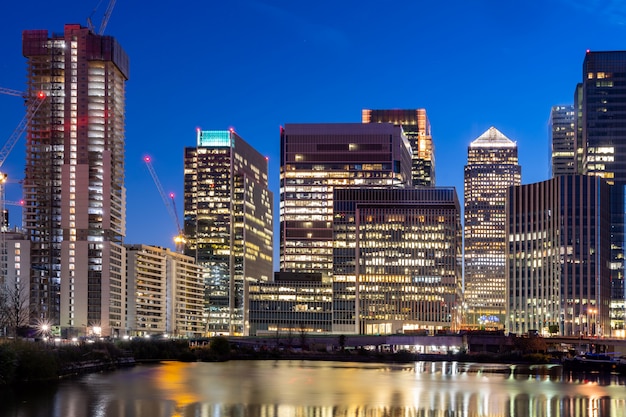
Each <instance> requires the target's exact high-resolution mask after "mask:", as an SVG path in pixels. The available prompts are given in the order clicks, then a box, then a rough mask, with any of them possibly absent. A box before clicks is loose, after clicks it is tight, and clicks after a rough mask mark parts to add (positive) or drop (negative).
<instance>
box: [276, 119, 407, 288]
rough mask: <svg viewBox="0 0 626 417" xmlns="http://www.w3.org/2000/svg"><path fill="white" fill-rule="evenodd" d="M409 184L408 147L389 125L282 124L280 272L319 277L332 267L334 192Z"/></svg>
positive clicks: (325, 277) (328, 276)
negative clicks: (337, 188) (336, 189)
mask: <svg viewBox="0 0 626 417" xmlns="http://www.w3.org/2000/svg"><path fill="white" fill-rule="evenodd" d="M410 184H411V147H410V144H409V142H408V140H407V138H406V136H405V135H404V133H403V132H402V128H401V127H399V126H393V125H391V124H358V123H340V124H287V125H285V127H284V128H283V129H281V169H280V204H281V207H280V233H281V236H280V270H281V271H292V272H321V273H322V279H323V280H324V281H326V282H329V281H330V280H331V277H332V268H333V267H332V262H333V226H332V225H333V190H334V188H336V187H357V188H358V187H367V188H388V187H400V188H403V187H407V186H409V185H410Z"/></svg>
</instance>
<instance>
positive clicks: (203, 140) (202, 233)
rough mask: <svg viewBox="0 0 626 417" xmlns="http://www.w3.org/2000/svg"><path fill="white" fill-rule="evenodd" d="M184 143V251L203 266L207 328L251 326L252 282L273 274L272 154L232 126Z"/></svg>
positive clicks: (233, 330) (234, 330)
mask: <svg viewBox="0 0 626 417" xmlns="http://www.w3.org/2000/svg"><path fill="white" fill-rule="evenodd" d="M196 139H197V146H195V147H187V148H185V178H184V182H185V184H184V185H185V203H184V204H185V207H184V214H185V219H184V231H185V235H186V238H187V247H186V250H185V253H186V254H187V255H189V256H192V257H193V258H195V260H196V262H197V263H198V265H200V266H201V267H202V268H203V278H204V285H205V314H206V318H207V326H206V330H207V331H208V333H209V334H231V335H247V334H248V331H249V329H248V327H247V326H248V318H247V309H246V306H247V303H248V283H249V282H254V281H269V280H270V279H271V277H272V273H273V266H272V260H273V258H272V255H273V254H272V249H273V242H272V238H273V229H272V224H273V223H272V211H273V196H272V192H271V191H269V189H268V181H267V164H268V162H267V159H266V158H265V157H263V156H262V155H261V154H260V153H259V152H257V151H256V150H255V149H254V148H252V147H251V146H250V145H249V144H248V143H247V142H246V141H244V140H243V139H242V138H241V137H240V136H239V135H237V134H236V133H235V132H234V131H232V130H217V131H215V130H209V131H203V130H199V129H198V131H197V137H196Z"/></svg>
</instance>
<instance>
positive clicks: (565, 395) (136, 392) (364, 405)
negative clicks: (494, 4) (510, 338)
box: [0, 361, 626, 417]
mask: <svg viewBox="0 0 626 417" xmlns="http://www.w3.org/2000/svg"><path fill="white" fill-rule="evenodd" d="M508 369H509V367H508V366H503V365H478V364H474V365H469V364H462V363H456V362H433V363H430V362H416V363H412V364H404V365H389V364H371V363H367V364H363V363H346V362H312V361H230V362H223V363H204V362H197V363H180V362H166V363H163V364H156V365H138V366H136V367H133V368H128V369H122V370H118V371H114V372H105V373H97V374H90V375H84V376H82V377H79V378H76V379H71V380H65V381H61V382H60V383H58V384H49V385H47V386H45V387H40V386H37V387H29V388H26V389H24V388H23V389H20V390H19V391H13V392H7V391H0V417H5V416H11V417H90V416H93V417H170V416H180V417H192V416H193V417H246V416H253V417H273V416H279V417H344V416H345V417H348V416H350V417H413V416H415V417H530V416H532V417H584V416H594V417H609V416H610V417H623V416H626V378H624V377H617V376H610V375H609V376H602V377H600V376H598V375H574V376H572V375H562V372H561V370H560V367H552V368H550V367H539V368H537V371H536V372H530V373H528V372H526V371H521V370H519V369H518V370H517V371H516V370H514V372H509V371H508Z"/></svg>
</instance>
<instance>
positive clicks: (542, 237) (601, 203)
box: [506, 175, 611, 336]
mask: <svg viewBox="0 0 626 417" xmlns="http://www.w3.org/2000/svg"><path fill="white" fill-rule="evenodd" d="M609 203H610V187H609V186H608V185H607V183H606V181H605V180H603V179H601V178H598V177H595V176H583V175H564V176H559V177H555V178H552V179H550V180H548V181H543V182H538V183H535V184H527V185H521V186H519V185H518V186H515V187H511V188H510V189H509V191H508V200H507V220H506V225H507V226H506V227H507V229H506V230H507V236H506V237H507V239H506V241H507V245H506V255H507V257H506V259H507V270H508V286H507V291H508V297H507V298H508V306H507V326H506V328H507V329H508V330H509V331H511V332H513V333H517V334H522V333H528V332H529V331H533V330H537V331H539V332H540V333H543V334H548V333H558V334H560V335H562V336H578V335H590V336H605V335H606V336H609V335H611V328H610V320H609V307H610V302H611V279H610V269H609V261H610V251H609V248H610V223H609V222H610V206H609Z"/></svg>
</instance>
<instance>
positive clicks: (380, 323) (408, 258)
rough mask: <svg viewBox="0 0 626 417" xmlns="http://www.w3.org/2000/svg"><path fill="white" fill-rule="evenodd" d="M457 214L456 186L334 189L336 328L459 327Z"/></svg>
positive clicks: (355, 330) (459, 232)
mask: <svg viewBox="0 0 626 417" xmlns="http://www.w3.org/2000/svg"><path fill="white" fill-rule="evenodd" d="M460 216H461V215H460V207H459V202H458V198H457V195H456V190H454V189H452V188H419V189H413V188H411V189H346V188H336V189H335V192H334V220H333V234H334V248H333V294H334V297H333V331H334V332H335V333H338V332H345V333H357V334H393V333H402V332H411V331H418V330H426V331H430V332H435V331H440V330H456V329H458V325H459V320H458V319H459V315H458V314H457V313H458V306H459V305H460V300H461V282H462V275H461V251H462V237H461V235H462V229H461V218H460Z"/></svg>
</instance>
